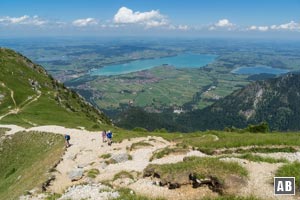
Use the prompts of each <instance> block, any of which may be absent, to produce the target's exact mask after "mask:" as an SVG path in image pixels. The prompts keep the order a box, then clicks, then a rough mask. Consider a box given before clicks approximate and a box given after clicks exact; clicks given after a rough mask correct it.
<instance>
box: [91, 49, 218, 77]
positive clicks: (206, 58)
mask: <svg viewBox="0 0 300 200" xmlns="http://www.w3.org/2000/svg"><path fill="white" fill-rule="evenodd" d="M216 57H217V56H216V55H206V54H191V53H187V54H180V55H177V56H172V57H164V58H154V59H145V60H135V61H131V62H128V63H123V64H116V65H108V66H104V67H103V68H100V69H95V70H91V71H90V75H102V76H109V75H120V74H127V73H131V72H137V71H141V70H145V69H151V68H153V67H157V66H162V65H164V64H167V65H171V66H174V67H176V68H199V67H203V66H205V65H207V64H209V63H211V62H213V61H214V60H215V58H216Z"/></svg>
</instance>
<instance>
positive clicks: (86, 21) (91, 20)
mask: <svg viewBox="0 0 300 200" xmlns="http://www.w3.org/2000/svg"><path fill="white" fill-rule="evenodd" d="M72 24H73V25H74V26H79V27H83V26H90V25H97V24H98V22H97V20H96V19H94V18H85V19H77V20H74V21H73V22H72Z"/></svg>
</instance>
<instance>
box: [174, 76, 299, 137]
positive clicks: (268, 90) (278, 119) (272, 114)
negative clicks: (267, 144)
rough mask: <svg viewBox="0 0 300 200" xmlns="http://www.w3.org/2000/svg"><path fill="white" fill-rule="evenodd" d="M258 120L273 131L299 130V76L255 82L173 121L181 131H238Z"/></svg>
mask: <svg viewBox="0 0 300 200" xmlns="http://www.w3.org/2000/svg"><path fill="white" fill-rule="evenodd" d="M262 121H266V122H268V123H269V125H270V127H271V129H273V130H284V131H287V130H300V123H299V121H300V75H299V74H288V75H284V76H282V77H278V78H274V79H268V80H265V81H257V82H253V83H251V84H249V85H248V86H246V87H245V88H243V89H241V90H237V91H235V92H233V93H232V94H231V95H229V96H227V97H226V98H224V99H222V100H220V101H218V102H216V103H215V104H213V105H212V106H209V107H207V108H205V109H203V110H196V111H193V112H190V113H186V114H184V115H182V116H181V117H179V118H178V119H177V124H182V125H185V131H191V130H205V129H223V128H225V127H231V126H235V127H238V128H242V127H245V126H247V125H248V124H257V123H260V122H262Z"/></svg>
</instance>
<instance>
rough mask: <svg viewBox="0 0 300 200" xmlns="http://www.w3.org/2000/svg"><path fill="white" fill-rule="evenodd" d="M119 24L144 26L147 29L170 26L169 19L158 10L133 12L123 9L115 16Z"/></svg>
mask: <svg viewBox="0 0 300 200" xmlns="http://www.w3.org/2000/svg"><path fill="white" fill-rule="evenodd" d="M114 22H115V23H117V24H142V25H145V26H146V27H148V28H150V27H158V26H165V25H168V20H167V17H166V16H164V15H162V14H160V12H159V11H158V10H151V11H148V12H139V11H137V12H133V10H131V9H129V8H126V7H121V8H120V9H119V10H118V12H117V13H116V14H115V16H114Z"/></svg>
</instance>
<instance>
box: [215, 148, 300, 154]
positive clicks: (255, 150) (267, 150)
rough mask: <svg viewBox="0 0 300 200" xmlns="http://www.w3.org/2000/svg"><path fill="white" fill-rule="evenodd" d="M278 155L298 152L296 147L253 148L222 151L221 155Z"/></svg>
mask: <svg viewBox="0 0 300 200" xmlns="http://www.w3.org/2000/svg"><path fill="white" fill-rule="evenodd" d="M248 152H253V153H276V152H285V153H295V152H297V149H295V148H294V147H251V148H246V149H243V148H237V149H234V150H231V149H225V150H223V151H221V153H224V154H231V153H248Z"/></svg>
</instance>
